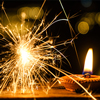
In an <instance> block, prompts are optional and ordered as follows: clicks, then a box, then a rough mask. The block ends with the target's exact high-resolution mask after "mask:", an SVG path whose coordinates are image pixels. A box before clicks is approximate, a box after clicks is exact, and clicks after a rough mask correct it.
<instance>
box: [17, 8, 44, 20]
mask: <svg viewBox="0 0 100 100" xmlns="http://www.w3.org/2000/svg"><path fill="white" fill-rule="evenodd" d="M39 11H40V7H22V8H20V9H19V10H18V17H19V18H21V19H41V18H42V16H43V14H44V11H43V9H42V10H41V11H40V12H39ZM38 13H39V15H38Z"/></svg>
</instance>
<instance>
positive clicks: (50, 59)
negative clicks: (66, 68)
mask: <svg viewBox="0 0 100 100" xmlns="http://www.w3.org/2000/svg"><path fill="white" fill-rule="evenodd" d="M2 9H3V11H4V13H5V15H6V17H7V19H8V21H9V23H10V20H9V18H8V16H7V14H6V11H5V9H4V7H3V4H2ZM58 15H59V14H58ZM58 15H57V16H58ZM57 16H56V17H55V18H54V19H53V20H52V22H51V23H50V24H49V25H47V26H45V27H43V24H44V18H43V19H42V21H41V23H40V25H39V27H37V29H36V30H35V32H33V31H32V30H30V29H27V28H26V27H25V26H24V23H23V22H22V24H21V29H20V30H18V28H17V26H14V28H13V30H12V27H13V26H12V25H11V23H10V24H9V25H7V26H6V27H4V26H3V25H2V24H1V23H0V28H1V29H2V30H3V31H4V32H5V33H6V34H7V35H8V36H9V38H10V39H7V38H5V35H3V33H1V35H2V36H3V38H2V39H1V41H4V40H5V41H6V42H7V43H6V44H5V45H2V48H6V49H7V50H6V51H3V52H1V53H0V56H1V57H2V60H1V63H2V65H1V66H0V74H1V85H0V88H1V90H0V92H2V91H3V90H4V89H8V88H9V89H10V90H11V91H13V92H14V93H16V91H17V89H20V90H21V92H22V93H24V92H25V91H26V90H27V89H31V92H32V93H34V89H35V88H37V87H39V86H41V87H42V88H43V90H45V92H47V91H48V90H49V88H51V87H52V86H50V85H49V78H50V77H54V78H55V79H56V78H57V76H56V75H55V74H54V73H53V72H52V71H50V70H49V69H50V67H51V65H52V66H55V64H56V63H55V62H56V60H59V61H61V56H63V57H64V58H65V59H66V60H67V58H66V57H65V56H64V55H63V54H62V53H61V52H60V51H58V50H57V49H56V47H57V46H60V45H64V44H67V43H72V40H71V41H69V42H68V41H66V42H64V43H62V44H58V45H53V44H52V43H53V41H52V40H49V37H48V36H47V35H46V33H45V31H46V30H47V28H49V27H50V26H51V25H53V24H54V23H56V22H58V21H67V19H60V20H56V18H57ZM55 20H56V21H55ZM34 27H35V26H34ZM34 27H33V28H34ZM41 27H43V29H42V31H40V32H39V30H40V28H41ZM33 28H32V29H33ZM23 30H25V33H26V34H24V35H22V32H23ZM3 55H4V57H3ZM52 68H53V67H52ZM52 85H53V84H52Z"/></svg>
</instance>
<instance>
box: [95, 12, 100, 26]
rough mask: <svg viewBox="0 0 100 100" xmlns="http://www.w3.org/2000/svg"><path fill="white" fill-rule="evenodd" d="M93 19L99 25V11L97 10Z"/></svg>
mask: <svg viewBox="0 0 100 100" xmlns="http://www.w3.org/2000/svg"><path fill="white" fill-rule="evenodd" d="M95 21H96V23H97V24H99V25H100V12H98V13H97V14H96V15H95Z"/></svg>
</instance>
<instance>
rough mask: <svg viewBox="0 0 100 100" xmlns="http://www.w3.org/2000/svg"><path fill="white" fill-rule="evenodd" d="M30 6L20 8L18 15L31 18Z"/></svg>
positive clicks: (22, 17)
mask: <svg viewBox="0 0 100 100" xmlns="http://www.w3.org/2000/svg"><path fill="white" fill-rule="evenodd" d="M30 9H31V8H30V7H22V8H20V9H19V10H18V12H17V13H18V17H19V18H21V19H29V10H30Z"/></svg>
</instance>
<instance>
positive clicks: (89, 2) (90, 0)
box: [81, 0, 92, 7]
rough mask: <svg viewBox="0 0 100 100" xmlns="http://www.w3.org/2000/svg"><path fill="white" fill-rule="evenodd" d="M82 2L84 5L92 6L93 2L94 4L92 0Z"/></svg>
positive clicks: (82, 0)
mask: <svg viewBox="0 0 100 100" xmlns="http://www.w3.org/2000/svg"><path fill="white" fill-rule="evenodd" d="M81 4H82V5H83V6H84V7H90V6H91V4H92V0H81Z"/></svg>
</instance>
